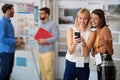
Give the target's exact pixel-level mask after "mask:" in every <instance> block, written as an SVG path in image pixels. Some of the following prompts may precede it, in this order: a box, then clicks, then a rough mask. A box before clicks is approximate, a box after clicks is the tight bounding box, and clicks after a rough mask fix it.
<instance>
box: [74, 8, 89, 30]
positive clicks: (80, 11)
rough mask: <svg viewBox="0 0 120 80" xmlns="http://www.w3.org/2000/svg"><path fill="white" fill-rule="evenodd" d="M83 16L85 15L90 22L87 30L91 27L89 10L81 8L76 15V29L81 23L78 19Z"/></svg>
mask: <svg viewBox="0 0 120 80" xmlns="http://www.w3.org/2000/svg"><path fill="white" fill-rule="evenodd" d="M81 14H85V15H86V16H87V17H88V19H89V21H88V23H87V28H88V27H89V26H88V24H89V23H90V12H89V10H88V9H86V8H81V9H80V10H79V11H78V12H77V15H76V18H75V27H79V22H78V17H79V16H80V15H81Z"/></svg>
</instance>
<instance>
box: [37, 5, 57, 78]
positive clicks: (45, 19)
mask: <svg viewBox="0 0 120 80" xmlns="http://www.w3.org/2000/svg"><path fill="white" fill-rule="evenodd" d="M49 15H50V10H49V8H47V7H43V8H41V9H40V15H39V17H40V19H41V20H42V24H41V25H40V27H41V28H43V29H45V30H47V31H48V32H50V33H52V35H53V36H52V37H50V38H47V39H44V38H41V39H38V41H37V42H38V44H39V56H38V58H39V65H40V73H41V77H42V80H54V70H53V62H54V54H55V52H54V48H55V44H54V43H55V42H56V41H57V40H58V27H57V26H56V25H55V24H54V23H53V22H52V21H51V20H50V19H49ZM43 35H44V34H43ZM46 43H49V45H46Z"/></svg>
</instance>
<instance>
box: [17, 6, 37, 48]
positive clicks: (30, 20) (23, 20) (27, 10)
mask: <svg viewBox="0 0 120 80" xmlns="http://www.w3.org/2000/svg"><path fill="white" fill-rule="evenodd" d="M17 13H18V33H19V34H18V36H19V37H23V39H24V41H25V47H24V48H25V49H32V48H33V47H34V46H35V43H34V38H33V36H34V33H35V27H34V5H33V4H17ZM21 46H22V45H21ZM21 48H22V49H23V47H21ZM17 49H18V48H17Z"/></svg>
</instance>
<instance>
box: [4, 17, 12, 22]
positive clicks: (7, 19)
mask: <svg viewBox="0 0 120 80" xmlns="http://www.w3.org/2000/svg"><path fill="white" fill-rule="evenodd" d="M2 18H3V19H5V20H6V21H8V22H11V20H10V19H9V18H7V17H5V16H3V17H2Z"/></svg>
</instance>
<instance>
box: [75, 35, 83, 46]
mask: <svg viewBox="0 0 120 80" xmlns="http://www.w3.org/2000/svg"><path fill="white" fill-rule="evenodd" d="M80 42H81V39H80V38H76V36H75V38H73V44H74V45H76V44H78V43H80Z"/></svg>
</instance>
